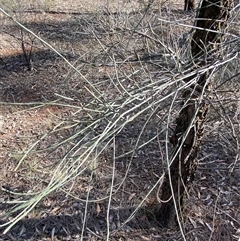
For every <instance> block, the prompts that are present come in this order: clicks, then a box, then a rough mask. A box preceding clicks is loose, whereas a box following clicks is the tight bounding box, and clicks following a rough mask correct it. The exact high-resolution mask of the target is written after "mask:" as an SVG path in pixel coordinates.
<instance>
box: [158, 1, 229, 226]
mask: <svg viewBox="0 0 240 241" xmlns="http://www.w3.org/2000/svg"><path fill="white" fill-rule="evenodd" d="M232 6H233V0H203V2H202V6H201V8H200V10H199V12H198V15H197V19H200V20H198V21H196V23H195V26H197V27H198V28H197V29H196V30H195V32H194V34H193V38H192V41H191V52H192V56H193V63H194V64H193V66H194V67H193V69H194V68H196V66H198V67H204V66H205V65H208V64H211V61H212V60H211V53H213V51H212V50H214V49H215V47H216V43H219V42H220V41H221V36H222V34H221V33H219V32H222V31H223V28H224V27H225V23H226V20H227V19H228V17H229V13H230V10H231V8H232ZM199 28H202V29H199ZM212 30H213V32H211V31H212ZM210 76H211V79H210V80H209V77H210ZM195 77H196V76H193V77H192V78H195ZM185 81H186V82H188V81H191V79H186V80H185ZM207 81H208V82H207ZM211 81H213V77H212V71H208V72H206V73H204V74H202V75H200V76H199V77H198V82H197V84H196V85H194V86H190V88H188V90H186V91H184V93H183V99H184V100H185V101H184V103H183V108H182V110H181V112H180V114H179V117H178V118H177V121H176V128H175V131H174V135H173V137H172V138H171V142H172V144H173V145H174V150H175V152H174V153H173V156H174V155H175V158H174V159H173V161H172V164H171V166H170V177H169V175H168V174H167V175H166V177H165V180H164V182H163V185H162V191H161V193H162V194H161V198H160V199H161V200H164V201H166V200H169V201H167V202H163V203H161V206H160V208H159V210H158V212H157V215H156V217H157V219H158V220H159V221H160V223H161V224H162V225H163V226H172V225H175V224H176V210H175V208H174V200H175V202H176V204H177V209H178V210H177V211H178V212H180V211H182V207H183V197H184V194H185V191H186V189H188V187H190V184H191V182H192V180H193V178H194V175H195V171H196V167H197V164H198V161H197V153H198V149H199V146H200V144H201V138H202V136H203V132H204V129H203V125H204V123H205V121H206V116H207V113H208V108H209V106H208V104H207V103H206V102H205V101H200V98H201V96H202V95H204V93H205V90H206V89H208V90H210V89H211ZM197 107H198V108H197ZM170 180H171V184H170ZM171 186H172V189H173V193H174V195H172V191H171Z"/></svg>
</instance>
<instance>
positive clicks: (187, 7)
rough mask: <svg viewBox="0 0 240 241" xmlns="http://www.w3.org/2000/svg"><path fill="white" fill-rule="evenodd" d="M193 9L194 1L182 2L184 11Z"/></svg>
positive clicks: (186, 0)
mask: <svg viewBox="0 0 240 241" xmlns="http://www.w3.org/2000/svg"><path fill="white" fill-rule="evenodd" d="M194 8H195V0H185V1H184V10H185V11H190V10H193V9H194Z"/></svg>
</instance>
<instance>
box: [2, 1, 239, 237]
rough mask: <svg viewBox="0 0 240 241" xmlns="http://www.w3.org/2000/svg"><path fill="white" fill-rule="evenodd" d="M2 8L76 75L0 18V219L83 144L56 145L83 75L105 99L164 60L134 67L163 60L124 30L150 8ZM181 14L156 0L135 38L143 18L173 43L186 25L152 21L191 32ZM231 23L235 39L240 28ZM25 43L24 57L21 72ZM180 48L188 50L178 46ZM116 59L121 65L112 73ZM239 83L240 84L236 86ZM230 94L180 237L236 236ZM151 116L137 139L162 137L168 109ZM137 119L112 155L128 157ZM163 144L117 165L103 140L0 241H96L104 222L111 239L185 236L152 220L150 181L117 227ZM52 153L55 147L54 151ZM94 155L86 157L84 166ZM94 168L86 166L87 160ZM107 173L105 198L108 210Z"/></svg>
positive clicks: (75, 106)
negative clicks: (118, 85) (96, 150)
mask: <svg viewBox="0 0 240 241" xmlns="http://www.w3.org/2000/svg"><path fill="white" fill-rule="evenodd" d="M0 5H1V7H3V9H5V10H6V11H9V12H10V13H11V15H12V16H14V18H15V19H17V20H18V21H20V22H21V23H22V24H24V26H26V27H27V28H28V29H30V30H31V31H32V32H34V33H35V34H37V35H38V36H39V37H41V38H42V39H43V40H45V41H46V42H47V43H49V44H50V45H52V46H53V47H54V48H55V49H56V50H57V51H58V52H59V53H60V54H61V55H62V56H64V57H65V58H66V60H67V61H69V62H70V63H72V64H73V65H74V66H76V67H77V70H78V71H79V72H80V74H79V73H76V71H73V70H72V68H71V67H70V66H69V65H68V63H67V62H66V61H64V60H63V59H62V57H60V56H59V55H58V54H56V53H54V52H53V51H52V50H51V49H49V47H48V46H46V45H44V43H43V42H41V41H40V40H39V39H37V38H35V37H33V36H32V35H31V34H29V33H27V32H26V31H23V32H21V31H20V28H19V26H17V25H16V24H15V23H14V22H13V21H11V19H9V18H7V17H6V16H4V15H3V14H1V27H0V42H1V46H0V102H1V106H0V169H1V173H0V185H1V191H0V214H1V216H2V215H4V214H5V213H6V212H7V211H8V210H10V208H11V207H13V205H14V201H15V200H22V201H23V200H25V199H28V198H30V197H31V194H32V193H34V192H39V191H41V190H43V189H44V188H45V187H46V186H47V185H48V183H49V182H50V181H51V176H50V173H51V171H52V170H53V169H54V167H56V165H57V164H59V162H60V161H61V159H62V158H63V157H64V155H66V153H67V151H68V150H69V149H70V147H71V145H73V144H72V143H76V142H77V140H78V138H79V139H80V137H76V138H75V139H72V140H71V141H70V142H69V143H67V144H64V145H59V146H57V145H58V143H59V142H61V141H64V140H66V139H67V138H69V137H71V136H72V135H73V134H74V133H76V132H77V131H78V130H79V128H80V127H79V126H78V125H77V124H75V123H77V120H78V119H80V118H82V117H83V116H84V114H85V112H84V113H83V112H82V111H80V110H81V107H82V106H89V102H91V101H92V99H93V97H92V95H91V93H92V92H91V90H90V91H89V89H88V88H87V86H88V85H87V81H88V80H89V81H91V83H93V84H94V86H96V87H97V88H98V90H100V91H102V93H104V98H106V99H107V100H108V101H109V102H111V101H112V100H115V97H116V96H117V94H118V89H117V88H115V87H116V86H115V83H114V81H111V80H115V79H117V78H119V79H121V78H126V76H129V75H132V74H133V73H135V72H137V71H140V72H139V74H136V75H134V76H133V77H132V76H131V78H126V80H125V81H124V82H123V88H129V86H130V87H131V86H133V87H135V86H138V85H141V83H143V82H144V81H146V79H148V78H150V77H149V76H150V74H148V73H146V71H142V69H147V70H148V71H149V73H151V76H155V77H156V78H159V76H158V70H159V68H161V70H162V69H164V68H166V67H165V63H164V61H165V59H160V60H159V57H158V56H157V59H155V60H154V59H153V61H152V62H151V63H150V62H147V61H146V62H144V61H139V56H140V57H141V58H144V57H146V56H148V55H152V54H162V52H161V51H162V46H160V45H156V43H155V41H153V40H152V39H150V40H148V41H149V42H147V41H146V42H144V41H142V39H141V38H142V36H141V35H137V34H134V35H133V34H132V31H129V29H131V28H132V27H134V26H136V25H135V24H136V23H137V22H138V21H139V22H140V20H141V21H142V18H143V17H144V11H145V9H146V7H147V1H144V0H143V1H141V0H136V1H127V0H126V1H124V0H123V1H113V3H112V2H111V4H109V3H108V1H103V0H96V1H88V0H86V1H74V0H71V1H60V0H59V1H38V3H36V2H35V1H21V4H20V3H19V4H17V3H14V4H13V3H12V4H11V3H10V1H1V3H0ZM6 6H8V8H7V7H6ZM182 8H183V3H181V2H178V1H177V2H175V1H174V2H173V1H172V2H170V1H169V2H166V3H162V1H156V3H154V5H153V6H152V11H150V12H151V14H150V13H149V16H148V17H147V18H146V21H144V20H143V21H142V22H141V25H140V26H139V31H140V32H144V26H145V25H148V24H149V23H151V25H152V28H153V31H154V33H155V34H157V35H158V36H160V37H159V39H160V40H162V41H164V43H169V45H170V46H171V48H173V49H174V48H175V47H176V48H178V47H177V46H175V43H176V40H178V38H180V37H181V35H182V34H183V33H184V32H186V31H189V30H190V29H189V28H188V27H185V26H182V27H181V28H179V27H176V26H171V27H169V25H164V24H162V23H160V21H159V18H164V19H166V20H173V21H174V20H178V21H179V20H181V21H182V22H183V23H186V24H189V25H191V24H192V23H193V17H194V14H195V13H194V12H191V13H188V14H186V13H184V12H183V11H182ZM239 26H240V25H239ZM237 28H239V27H236V29H235V32H238V31H239V29H237ZM146 33H147V34H148V32H146ZM173 34H174V35H173ZM123 36H124V37H123ZM173 36H174V39H173V38H172V37H173ZM155 37H156V35H155ZM151 41H152V42H151ZM127 42H128V44H127ZM22 43H24V47H23V46H22ZM126 46H128V47H129V48H127V47H126ZM23 48H25V54H26V56H27V57H29V58H30V59H31V63H30V65H29V63H28V60H27V59H26V56H25V55H24V51H23ZM174 50H175V49H174ZM181 51H182V52H185V49H183V50H181ZM182 52H181V53H182ZM181 53H180V54H181ZM147 59H148V57H147ZM113 60H114V61H116V63H118V64H119V69H118V74H119V76H117V77H116V69H115V68H114V64H113ZM127 61H128V62H127ZM154 61H155V62H154ZM125 62H127V64H125ZM153 63H154V64H153ZM168 64H169V65H171V64H172V62H171V61H170V62H169V63H168ZM143 65H144V67H143ZM234 71H237V67H236V69H234ZM168 74H170V73H167V74H166V75H168ZM236 86H237V87H239V84H236ZM236 86H235V89H236ZM239 97H240V95H239V91H238V92H237V91H235V92H233V93H232V94H231V95H230V96H228V97H227V98H226V97H224V98H226V99H227V101H228V102H227V103H230V104H229V105H228V106H227V107H229V109H227V110H229V113H228V116H230V118H231V120H232V121H233V122H232V126H231V125H227V123H228V124H229V122H228V121H227V120H226V119H224V118H222V116H220V117H219V115H218V114H219V112H218V111H217V110H216V109H217V108H218V105H216V106H215V109H213V111H212V113H211V115H210V116H211V117H210V118H209V124H208V126H206V137H205V139H204V140H203V145H202V149H201V151H200V153H199V159H200V164H199V168H198V171H197V176H196V179H195V182H194V183H193V187H192V189H191V191H190V192H189V193H188V195H187V197H186V208H185V211H184V212H185V214H184V215H185V217H186V219H185V221H184V223H183V228H184V233H185V234H186V239H187V240H239V237H240V221H239V220H240V211H239V210H240V209H239V203H240V184H239V183H240V182H239V180H240V174H239V173H240V172H239V167H240V165H239V156H238V155H239V153H238V151H239V146H237V145H238V142H237V140H238V134H239V132H240V131H239V127H240V124H239V123H240V119H239V118H240V116H239V113H238V109H239V106H240V104H239V103H238V102H239ZM236 100H237V101H238V102H237V101H236ZM224 101H225V100H224ZM224 101H223V102H224ZM224 103H225V102H224ZM92 105H93V106H94V103H93V104H92ZM227 107H226V108H227ZM89 113H90V114H89V116H90V115H92V116H94V115H95V114H93V113H92V112H91V111H90V112H89ZM157 113H158V114H157V115H156V116H154V117H153V118H152V119H151V121H150V122H149V123H148V125H147V127H146V133H147V134H144V135H143V136H142V138H143V139H145V140H146V139H147V140H149V139H151V137H152V136H154V135H155V134H156V133H158V132H160V129H161V125H163V123H160V124H159V122H160V119H161V118H159V117H158V115H166V112H165V110H164V109H163V110H161V111H159V112H157ZM99 115H100V114H99ZM94 118H95V116H94ZM219 118H222V119H220V120H219ZM89 119H91V118H90V117H89ZM141 120H142V121H141ZM88 121H89V120H86V125H87V124H88ZM144 123H145V116H142V117H141V119H140V121H139V122H137V123H132V124H131V125H130V124H129V125H128V126H126V128H125V129H123V130H122V132H121V133H120V134H119V136H117V137H116V138H117V143H118V144H117V147H116V153H117V154H118V155H122V154H124V153H127V152H128V151H130V150H131V148H132V146H134V144H135V143H136V140H137V139H138V136H139V131H141V128H142V126H143V125H144ZM232 127H234V128H232ZM81 128H83V127H82V126H81ZM98 128H101V125H100V126H98ZM232 130H236V133H235V139H231V138H232ZM94 131H96V132H97V131H98V130H94ZM46 134H47V135H46ZM45 135H46V136H45ZM233 136H234V135H233ZM164 138H165V137H164V136H163V134H162V135H159V139H158V140H157V141H155V142H153V143H151V144H150V145H146V146H145V147H143V148H142V149H141V150H139V151H138V152H137V155H135V156H134V157H133V158H132V157H131V154H129V155H126V156H122V157H121V158H119V159H117V161H116V163H115V167H113V161H112V160H113V158H112V156H111V153H112V148H113V145H110V147H108V148H107V149H106V150H105V151H104V152H103V153H102V154H101V155H99V156H98V157H97V164H96V165H97V166H96V167H95V166H94V167H92V166H91V165H89V166H88V167H87V168H86V169H85V170H84V172H83V174H82V175H79V176H77V177H76V178H74V179H73V180H71V181H70V182H69V183H67V184H66V185H65V186H62V187H61V188H59V190H57V191H54V192H53V193H51V194H49V195H48V196H47V197H45V198H43V200H41V201H40V202H39V204H38V205H37V206H36V207H35V208H34V209H33V210H32V211H31V212H30V213H29V214H27V216H26V217H24V218H23V219H22V221H20V222H19V223H17V224H16V225H15V226H14V227H13V228H12V229H11V230H10V231H9V232H8V233H6V234H0V240H19V241H20V240H105V237H106V235H107V234H106V230H107V227H109V229H110V232H111V234H110V240H118V241H120V240H129V241H130V240H182V236H181V232H180V230H179V228H178V227H172V228H171V229H170V228H163V227H160V226H159V224H158V222H157V221H156V219H155V217H154V213H153V212H154V210H155V208H156V207H157V206H158V205H159V202H158V201H159V200H158V198H157V196H158V195H159V188H158V187H159V185H158V186H157V187H156V188H155V189H153V190H152V192H151V194H150V195H149V196H148V198H147V199H146V200H145V201H144V202H143V204H142V205H141V207H140V208H139V210H138V212H137V213H136V214H135V215H134V217H133V218H132V219H130V220H129V221H128V222H126V223H125V221H126V220H128V218H129V217H130V216H131V214H132V213H133V211H134V209H135V208H136V207H137V206H138V205H139V204H140V203H141V202H142V201H143V200H144V199H145V197H146V195H147V194H148V192H149V191H150V190H151V188H152V187H153V186H154V185H155V183H156V182H157V181H158V179H159V177H160V176H161V174H162V173H163V170H164V164H163V162H162V160H163V159H164V158H165V150H164V148H165V139H164ZM54 146H57V147H56V148H54V149H51V148H52V147H54ZM229 146H230V147H229ZM31 148H33V149H34V150H35V151H34V152H31V153H29V155H28V156H27V158H25V159H24V160H23V161H22V158H23V156H24V153H26V151H27V150H29V149H31ZM49 150H51V151H49ZM236 150H237V151H236ZM94 158H95V157H94V156H93V157H92V156H90V157H89V159H90V161H89V163H90V162H91V161H92V159H94ZM92 163H93V165H95V164H94V163H95V162H94V161H93V162H92ZM113 171H114V175H115V180H114V184H113V187H114V195H113V197H112V200H111V209H110V210H108V201H109V198H108V195H109V193H110V188H111V181H112V176H113ZM126 174H127V175H126ZM22 193H26V194H29V195H26V196H24V195H23V194H22ZM18 194H19V195H18ZM86 200H88V201H86ZM86 203H87V205H86ZM108 211H109V213H108ZM14 215H16V214H12V215H10V217H8V218H7V219H6V218H3V217H2V219H1V220H0V224H3V223H4V222H6V221H7V220H11V218H12V217H14ZM107 218H108V219H107ZM3 231H4V227H1V228H0V233H3Z"/></svg>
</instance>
